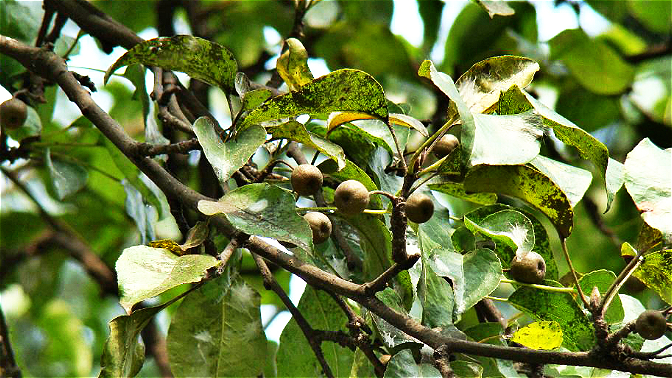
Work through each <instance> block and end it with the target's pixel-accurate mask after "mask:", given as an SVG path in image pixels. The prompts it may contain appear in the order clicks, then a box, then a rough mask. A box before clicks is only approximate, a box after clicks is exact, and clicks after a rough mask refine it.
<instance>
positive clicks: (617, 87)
mask: <svg viewBox="0 0 672 378" xmlns="http://www.w3.org/2000/svg"><path fill="white" fill-rule="evenodd" d="M549 45H550V47H551V59H559V60H562V62H563V63H564V64H565V65H566V66H567V68H569V71H570V72H571V73H572V75H573V76H574V78H575V79H576V80H577V81H578V82H579V83H580V84H581V85H582V86H583V87H584V88H586V89H588V90H589V91H592V92H594V93H598V94H604V95H615V94H619V93H622V92H623V91H625V90H626V89H627V88H628V86H629V85H630V84H631V83H632V79H633V78H634V75H635V71H634V69H633V67H632V66H631V65H630V64H628V63H627V62H625V61H624V60H623V59H621V57H620V56H619V55H618V54H617V53H616V52H615V51H614V50H613V49H612V48H611V47H609V46H608V45H607V44H605V43H604V42H601V41H598V40H595V39H591V38H590V37H588V36H587V35H586V34H585V32H584V31H583V30H581V29H568V30H564V31H562V32H561V33H560V34H558V35H556V36H555V37H553V38H552V39H551V40H550V41H549Z"/></svg>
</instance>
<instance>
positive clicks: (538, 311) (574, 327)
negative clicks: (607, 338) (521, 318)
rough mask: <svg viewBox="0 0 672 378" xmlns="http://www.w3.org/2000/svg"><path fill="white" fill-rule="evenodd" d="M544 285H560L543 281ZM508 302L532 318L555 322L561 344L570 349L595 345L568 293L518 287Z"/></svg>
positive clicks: (587, 323) (586, 322) (590, 329)
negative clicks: (561, 333) (562, 333)
mask: <svg viewBox="0 0 672 378" xmlns="http://www.w3.org/2000/svg"><path fill="white" fill-rule="evenodd" d="M544 285H548V286H557V287H562V285H560V284H559V283H557V282H554V281H549V280H544ZM509 303H510V304H511V305H512V306H514V307H515V308H517V309H519V310H521V311H524V312H525V313H526V314H529V315H530V316H532V317H533V318H534V319H537V320H549V321H555V322H557V323H558V324H560V328H561V329H562V330H563V332H564V337H563V342H562V345H563V346H564V347H565V348H567V349H569V350H572V351H587V350H590V348H592V347H593V345H594V344H595V334H594V331H593V325H592V323H591V322H590V320H589V319H588V317H587V316H586V315H585V314H584V313H583V311H582V310H581V308H580V307H579V305H578V303H576V300H574V297H573V296H572V295H571V294H570V293H563V292H554V291H546V290H539V289H534V288H531V287H527V286H524V287H521V288H518V289H517V290H516V291H515V292H513V294H511V295H510V296H509Z"/></svg>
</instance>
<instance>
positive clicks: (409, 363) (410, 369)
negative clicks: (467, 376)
mask: <svg viewBox="0 0 672 378" xmlns="http://www.w3.org/2000/svg"><path fill="white" fill-rule="evenodd" d="M383 377H385V378H407V377H417V378H440V377H441V372H439V371H438V370H437V369H436V368H435V367H434V366H433V365H432V364H427V363H420V364H417V363H416V362H415V359H414V358H413V353H411V351H410V350H408V349H403V350H401V351H399V352H398V353H397V354H395V355H394V356H392V358H391V359H390V362H388V364H387V368H386V369H385V375H384V376H383ZM458 377H459V376H458Z"/></svg>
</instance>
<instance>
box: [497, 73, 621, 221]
mask: <svg viewBox="0 0 672 378" xmlns="http://www.w3.org/2000/svg"><path fill="white" fill-rule="evenodd" d="M532 108H534V110H535V111H536V112H537V113H539V115H541V116H542V118H543V120H544V124H546V125H548V126H550V127H552V128H553V132H554V133H555V136H556V137H558V139H560V141H562V142H563V143H565V144H567V145H569V146H572V147H575V148H576V149H577V150H578V151H579V155H580V156H581V157H582V158H583V159H586V160H589V161H590V162H591V163H593V165H595V168H597V170H598V173H599V174H600V176H602V178H603V179H604V178H605V177H606V174H607V166H608V163H609V150H607V146H605V145H604V144H602V142H600V141H599V140H597V139H595V137H593V136H592V135H590V134H589V133H587V132H586V131H584V130H582V129H581V128H579V127H578V126H576V125H575V124H574V123H572V122H571V121H570V120H568V119H567V118H565V117H563V116H561V115H560V114H558V113H556V112H555V111H553V110H552V109H550V108H549V107H547V106H546V105H544V104H542V103H541V102H539V101H538V100H537V99H535V98H534V97H532V95H530V94H529V93H527V92H525V91H523V90H521V89H520V88H519V87H518V86H513V87H511V88H510V89H509V90H508V91H507V92H505V93H503V94H502V98H501V99H500V108H499V111H501V112H504V113H505V114H509V113H516V112H521V111H527V110H529V109H532ZM611 188H613V187H611V186H610V187H606V188H605V189H606V190H607V210H609V207H610V206H611V203H612V201H613V199H614V194H615V193H616V192H615V191H613V192H612V191H611V190H610V189H611Z"/></svg>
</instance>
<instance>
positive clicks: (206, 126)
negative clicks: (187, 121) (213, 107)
mask: <svg viewBox="0 0 672 378" xmlns="http://www.w3.org/2000/svg"><path fill="white" fill-rule="evenodd" d="M193 127H194V133H196V137H197V138H198V142H199V143H200V144H201V146H202V147H203V153H204V154H205V157H206V158H207V159H208V162H210V165H211V166H212V169H213V170H214V171H215V175H216V176H217V179H219V182H220V183H222V184H224V183H226V182H227V181H228V180H229V178H230V177H231V175H232V174H233V173H234V172H235V171H237V170H238V169H240V167H242V166H243V165H245V163H247V161H248V160H249V159H250V156H252V154H254V153H255V152H256V151H257V148H259V146H261V145H262V144H263V143H264V142H265V141H266V132H265V131H264V129H263V128H262V127H259V126H252V127H249V128H247V129H246V130H243V131H239V132H238V133H237V135H236V136H235V138H234V139H231V140H228V141H226V142H222V139H221V138H220V137H219V134H218V133H217V131H216V130H215V124H214V123H213V122H212V120H211V119H210V118H208V117H201V118H199V119H197V120H196V122H194V126H193Z"/></svg>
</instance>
